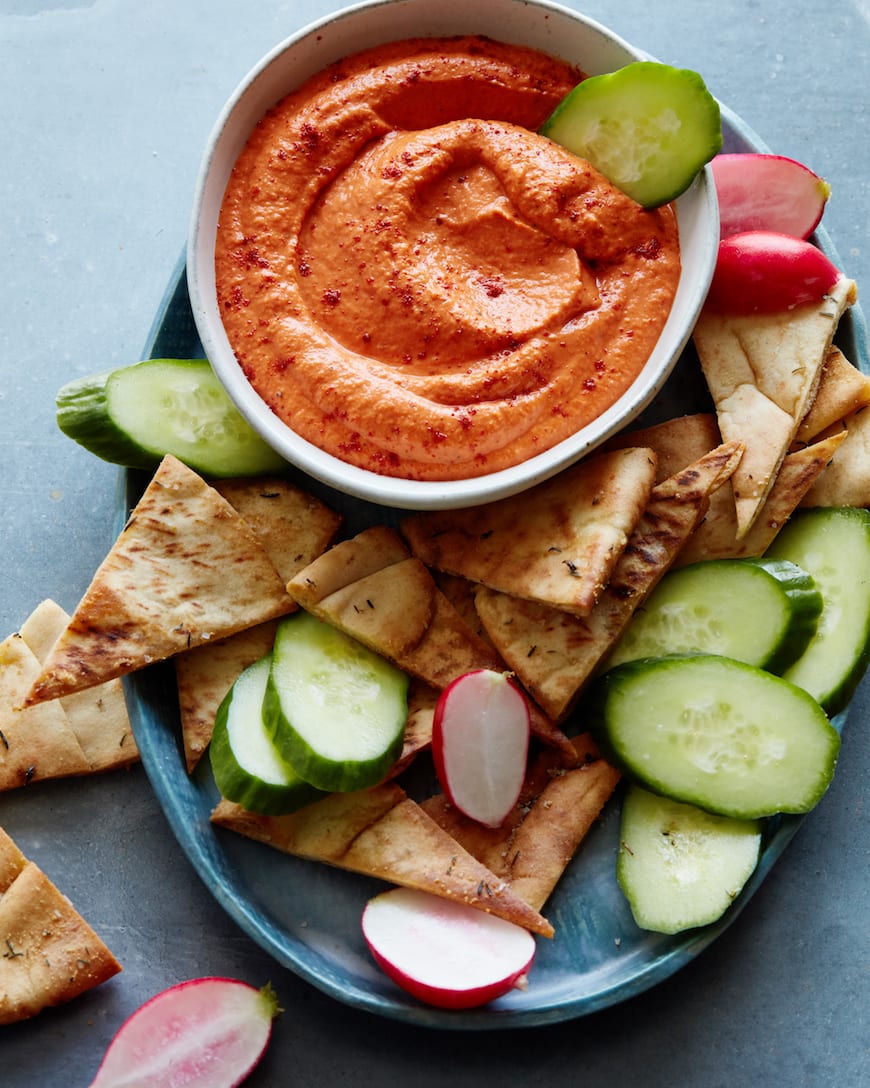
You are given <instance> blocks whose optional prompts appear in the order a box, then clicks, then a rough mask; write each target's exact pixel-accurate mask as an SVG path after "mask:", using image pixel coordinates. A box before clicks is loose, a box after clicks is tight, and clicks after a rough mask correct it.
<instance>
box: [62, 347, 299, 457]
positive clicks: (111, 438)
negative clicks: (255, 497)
mask: <svg viewBox="0 0 870 1088" xmlns="http://www.w3.org/2000/svg"><path fill="white" fill-rule="evenodd" d="M55 407H56V418H57V425H58V427H59V428H60V429H61V431H63V433H64V434H65V435H66V436H67V437H68V438H72V439H73V440H74V441H75V442H78V444H79V445H80V446H83V447H84V448H85V449H86V450H89V451H90V452H91V453H93V454H95V455H96V456H97V457H100V458H101V459H102V460H104V461H110V462H111V463H112V464H117V465H123V466H124V467H126V468H138V469H145V470H153V469H154V468H156V466H157V465H158V464H159V462H160V460H161V459H162V458H163V457H164V455H165V454H167V453H171V454H173V455H174V456H175V457H177V458H178V459H179V460H180V461H183V462H184V463H185V464H186V465H188V466H189V467H190V468H192V469H194V471H196V472H200V473H202V474H203V475H206V476H227V477H229V476H258V475H264V474H267V473H270V472H271V473H275V472H286V471H287V463H286V461H284V459H283V458H282V457H280V456H279V455H278V454H277V453H276V452H275V451H274V450H273V449H272V448H271V446H269V445H267V443H266V442H264V441H263V439H262V438H260V436H259V435H258V434H257V433H256V431H255V430H254V429H253V428H252V427H251V426H250V425H249V424H248V423H247V421H246V420H245V419H244V418H243V417H242V415H241V414H240V413H239V411H238V410H237V408H236V407H235V405H234V404H233V403H232V401H231V400H230V398H229V397H228V396H227V394H226V392H225V391H224V389H223V386H222V385H221V384H220V382H219V381H218V379H217V377H216V376H215V374H214V372H213V371H212V368H211V366H210V365H209V362H208V360H207V359H147V360H145V361H144V362H141V363H135V364H133V365H132V366H125V367H119V368H117V369H115V370H108V371H105V372H104V373H102V374H95V375H92V376H90V377H86V378H77V379H76V380H75V381H71V382H68V383H67V384H66V385H64V386H63V387H62V388H61V389H60V390H59V391H58V393H57V396H56V398H55Z"/></svg>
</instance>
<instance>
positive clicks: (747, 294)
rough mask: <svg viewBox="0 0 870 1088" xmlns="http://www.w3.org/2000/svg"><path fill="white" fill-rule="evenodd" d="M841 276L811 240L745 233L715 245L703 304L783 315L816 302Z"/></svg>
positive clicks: (724, 311) (722, 310) (721, 309)
mask: <svg viewBox="0 0 870 1088" xmlns="http://www.w3.org/2000/svg"><path fill="white" fill-rule="evenodd" d="M839 278H840V272H839V270H838V269H837V267H836V266H835V265H834V264H832V262H831V261H830V260H829V259H828V258H827V257H826V256H825V254H824V253H822V251H821V250H820V249H818V248H816V246H814V245H812V244H811V243H810V242H806V241H804V240H803V239H801V238H792V237H791V235H788V234H779V233H777V232H776V231H768V230H749V231H744V233H743V234H734V235H732V236H731V237H730V238H726V239H725V240H724V241H722V242H720V243H719V253H718V255H717V258H716V268H715V270H714V272H713V281H712V283H711V284H710V290H709V292H708V294H707V301H706V306H707V308H708V309H709V310H712V311H714V312H716V313H721V314H731V315H746V314H773V313H785V312H786V311H788V310H792V309H794V307H795V306H802V305H804V304H805V303H809V302H819V301H820V300H821V299H822V298H823V297H824V296H825V295H826V294H827V293H828V291H830V289H831V288H832V287H833V286H834V284H835V283H836V282H837V280H838V279H839Z"/></svg>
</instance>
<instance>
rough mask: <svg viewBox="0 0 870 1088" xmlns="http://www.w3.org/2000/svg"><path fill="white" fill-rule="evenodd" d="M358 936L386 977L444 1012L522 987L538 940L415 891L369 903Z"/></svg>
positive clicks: (479, 912) (463, 907) (399, 890)
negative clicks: (363, 939) (361, 937)
mask: <svg viewBox="0 0 870 1088" xmlns="http://www.w3.org/2000/svg"><path fill="white" fill-rule="evenodd" d="M362 930H363V936H364V937H365V940H366V943H367V944H368V946H369V950H370V951H371V954H372V956H373V957H374V960H375V962H376V963H377V964H378V966H379V967H381V969H382V970H383V971H384V972H385V974H387V975H388V976H389V977H390V978H391V979H392V980H393V981H394V982H395V983H396V984H397V985H398V986H401V987H402V989H403V990H405V991H407V992H408V993H409V994H411V995H412V996H413V997H416V998H417V999H418V1000H420V1001H423V1002H425V1003H426V1004H428V1005H435V1006H437V1007H438V1008H442V1009H470V1008H474V1007H475V1006H478V1005H485V1004H486V1003H487V1002H489V1001H494V1000H495V999H496V998H497V997H501V996H502V995H503V994H506V993H508V992H509V991H510V990H511V989H524V988H525V985H526V975H527V973H528V971H529V969H530V967H531V965H532V960H533V959H534V956H535V939H534V937H533V936H532V935H531V933H529V931H528V930H526V929H523V928H522V927H521V926H517V925H514V924H513V922H506V921H505V920H504V919H503V918H497V917H496V916H495V915H493V914H487V913H485V912H484V911H482V910H477V909H476V908H475V907H469V906H466V905H465V904H464V903H456V902H453V901H452V900H449V899H442V898H441V897H440V896H437V895H430V894H429V893H428V892H421V891H417V890H415V889H412V888H392V889H391V890H390V891H387V892H382V893H381V894H380V895H376V896H375V897H374V898H373V899H370V900H369V901H368V903H367V904H366V906H365V909H364V910H363V916H362Z"/></svg>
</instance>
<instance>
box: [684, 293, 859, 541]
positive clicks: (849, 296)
mask: <svg viewBox="0 0 870 1088" xmlns="http://www.w3.org/2000/svg"><path fill="white" fill-rule="evenodd" d="M856 298H857V292H856V287H855V284H854V282H853V281H852V280H850V279H848V278H847V277H845V276H843V277H841V278H840V279H839V281H838V282H837V283H836V284H835V285H834V287H833V288H832V289H831V292H830V294H829V295H826V296H825V298H823V299H822V301H821V302H819V303H811V304H808V305H806V306H800V307H795V308H794V309H792V310H789V311H787V312H785V313H776V314H753V315H749V316H738V317H733V316H725V315H722V314H716V313H712V312H710V311H702V313H701V316H700V317H699V319H698V322H697V323H696V325H695V332H694V342H695V347H696V348H697V351H698V357H699V359H700V362H701V368H702V370H703V372H704V377H705V378H706V380H707V385H708V388H709V390H710V393H711V395H712V397H713V401H714V403H715V405H716V415H717V418H718V422H719V429H720V431H721V434H722V438H723V440H725V441H732V440H736V441H743V442H744V443H745V445H746V452H745V454H744V457H743V460H742V462H741V464H740V466H739V467H738V469H737V471H736V472H735V474H734V477H733V481H732V483H733V486H734V497H735V503H736V512H737V537H738V539H740V538H741V537H743V536H745V535H746V533H747V532H748V531H749V529H750V528H751V526H752V524H753V522H754V521H755V519H756V518H757V517H758V515H759V513H760V511H761V508H762V506H763V505H764V502H765V500H766V498H767V496H768V493H769V492H770V489H771V487H772V486H773V482H774V480H775V479H776V476H777V473H778V471H779V468H780V465H781V464H782V461H783V458H784V457H785V455H786V453H787V452H788V450H789V447H790V446H791V444H792V442H793V441H794V438H795V435H796V434H797V430H798V427H799V426H800V423H801V421H802V419H803V418H804V416H805V415H806V413H807V411H808V409H809V408H810V405H811V404H812V403H813V399H814V398H815V395H816V390H817V388H818V385H819V381H820V379H821V373H822V367H823V365H824V363H825V359H826V358H827V355H828V351H829V349H830V347H831V343H832V339H833V336H834V332H835V330H836V327H837V323H838V322H839V320H840V317H841V316H842V314H843V313H844V311H845V310H846V309H847V308H848V307H849V306H851V305H853V304H854V302H855V301H856Z"/></svg>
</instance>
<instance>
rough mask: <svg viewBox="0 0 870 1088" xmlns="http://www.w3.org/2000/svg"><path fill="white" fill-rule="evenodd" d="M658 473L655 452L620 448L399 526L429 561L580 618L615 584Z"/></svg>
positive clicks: (412, 544)
mask: <svg viewBox="0 0 870 1088" xmlns="http://www.w3.org/2000/svg"><path fill="white" fill-rule="evenodd" d="M654 477H655V456H654V455H653V454H652V452H651V451H650V450H648V449H625V450H614V451H611V452H608V453H602V454H597V455H595V456H593V457H591V458H589V459H587V460H584V461H581V462H580V463H579V464H577V465H574V466H572V467H571V468H568V469H566V470H565V471H563V472H561V473H560V474H559V475H558V476H555V477H554V478H552V479H551V480H547V481H545V482H544V483H542V484H539V485H537V486H536V487H534V488H532V489H530V490H529V491H525V492H523V493H522V494H521V495H517V496H512V497H510V498H507V499H500V500H498V501H497V502H493V503H488V504H486V505H484V506H477V507H472V508H465V509H462V510H444V511H435V512H427V513H423V514H418V515H415V516H412V517H409V518H407V519H405V520H404V521H403V522H402V525H401V531H402V533H403V535H404V536H405V538H406V540H407V541H408V542H409V545H410V548H411V551H412V552H413V553H414V555H416V556H418V557H419V558H420V559H422V560H423V562H424V563H426V564H427V565H428V566H430V567H435V568H436V569H438V570H440V571H444V572H445V573H447V574H453V575H459V576H461V577H464V578H467V579H469V580H470V581H473V582H480V583H481V584H483V585H487V586H489V587H490V588H491V589H496V590H500V591H501V592H503V593H509V594H511V595H513V596H516V597H522V598H525V599H527V600H532V601H538V602H540V603H542V604H548V605H552V606H553V607H554V608H561V609H563V610H564V611H566V612H573V613H574V614H575V615H580V616H582V615H586V614H587V613H588V612H589V610H590V609H591V608H592V606H593V604H594V603H595V601H596V600H597V598H598V596H599V594H600V593H601V591H602V589H603V588H604V586H605V585H606V584H607V582H608V580H609V578H610V573H611V571H612V570H613V567H614V565H615V564H616V561H617V560H618V559H619V556H620V555H621V554H622V550H623V549H624V547H625V545H626V543H627V542H628V537H629V535H630V533H631V531H632V529H633V528H634V526H635V525H636V523H637V521H638V519H639V518H640V516H641V514H642V513H643V510H644V507H645V506H646V503H647V500H648V498H649V494H650V491H651V490H652V487H653V482H654Z"/></svg>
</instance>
